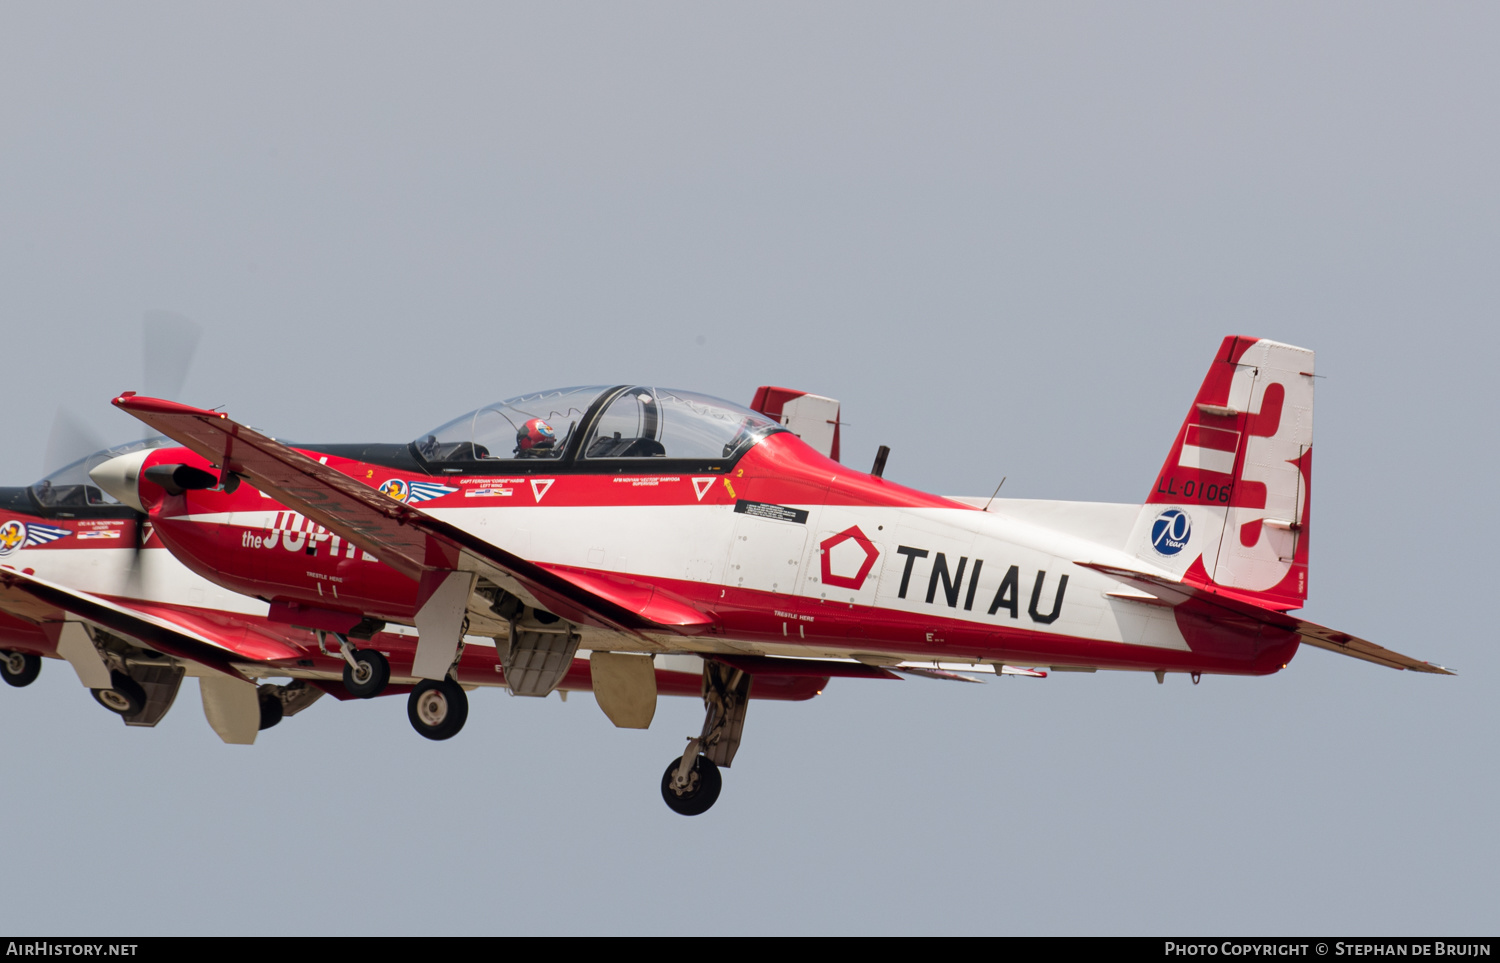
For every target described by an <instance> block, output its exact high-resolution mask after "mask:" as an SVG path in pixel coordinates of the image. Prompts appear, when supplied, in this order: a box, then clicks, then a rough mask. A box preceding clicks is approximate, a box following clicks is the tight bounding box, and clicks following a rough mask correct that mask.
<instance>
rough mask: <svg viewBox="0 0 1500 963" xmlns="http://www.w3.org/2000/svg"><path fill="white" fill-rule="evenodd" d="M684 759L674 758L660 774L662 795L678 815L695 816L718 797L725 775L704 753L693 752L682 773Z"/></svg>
mask: <svg viewBox="0 0 1500 963" xmlns="http://www.w3.org/2000/svg"><path fill="white" fill-rule="evenodd" d="M683 769H684V760H682V759H681V758H676V759H673V760H672V761H671V762H670V763H668V764H667V771H666V772H664V773H662V777H661V798H662V799H664V800H666V803H667V808H668V809H670V810H672V812H674V813H677V814H678V815H681V816H698V815H701V814H703V813H706V812H708V810H709V808H710V807H712V806H713V804H714V803H715V802H717V801H718V799H719V791H720V790H721V789H723V788H724V777H723V776H721V775H719V767H718V766H716V765H714V764H713V763H712V762H711V761H709V760H708V759H706V758H705V757H703V756H694V757H693V762H692V766H691V768H689V769H687V771H686V773H685V774H683Z"/></svg>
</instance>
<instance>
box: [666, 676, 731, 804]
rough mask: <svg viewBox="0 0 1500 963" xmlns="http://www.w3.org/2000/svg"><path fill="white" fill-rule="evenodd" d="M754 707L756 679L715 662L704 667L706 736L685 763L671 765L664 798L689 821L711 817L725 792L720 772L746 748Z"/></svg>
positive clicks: (690, 747) (692, 745) (691, 744)
mask: <svg viewBox="0 0 1500 963" xmlns="http://www.w3.org/2000/svg"><path fill="white" fill-rule="evenodd" d="M749 704H750V676H748V675H746V674H745V673H744V672H743V671H741V670H739V669H734V668H730V667H729V666H726V665H722V664H720V663H718V662H714V661H712V660H709V661H705V662H704V663H703V707H704V718H703V731H702V732H701V733H700V734H699V735H698V737H697V738H696V739H689V740H688V744H687V749H686V751H684V752H683V754H682V758H680V759H673V760H672V761H671V762H670V763H668V764H667V771H666V772H664V773H663V774H662V777H661V798H662V799H664V800H666V803H667V808H669V809H671V810H672V811H673V812H675V813H680V814H681V815H683V816H697V815H700V814H702V813H706V812H708V810H709V808H710V807H712V806H713V804H714V803H715V802H716V801H717V800H718V798H719V790H721V789H723V788H724V779H723V777H722V776H721V775H720V774H719V767H720V766H723V767H725V768H726V769H727V768H728V767H729V764H730V763H731V762H733V761H734V754H735V752H736V751H737V750H738V749H739V747H740V734H741V732H742V731H743V730H744V728H745V709H746V708H747V707H748V706H749Z"/></svg>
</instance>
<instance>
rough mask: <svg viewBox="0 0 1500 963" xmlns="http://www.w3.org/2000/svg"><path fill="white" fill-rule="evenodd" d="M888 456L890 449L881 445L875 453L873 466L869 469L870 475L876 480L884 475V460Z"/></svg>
mask: <svg viewBox="0 0 1500 963" xmlns="http://www.w3.org/2000/svg"><path fill="white" fill-rule="evenodd" d="M890 454H891V448H890V446H889V445H881V446H880V449H879V450H878V451H876V452H875V466H874V467H873V468H871V469H870V474H872V475H874V476H875V477H876V478H879V477H881V476H882V475H884V474H885V460H886V459H887V458H889V457H890Z"/></svg>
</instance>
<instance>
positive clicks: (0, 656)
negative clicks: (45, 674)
mask: <svg viewBox="0 0 1500 963" xmlns="http://www.w3.org/2000/svg"><path fill="white" fill-rule="evenodd" d="M41 671H42V657H41V656H39V655H32V654H31V653H30V652H0V678H3V679H4V680H5V681H6V682H8V683H10V684H11V685H14V686H23V685H31V684H32V683H33V682H35V681H36V677H37V675H38V674H40V673H41Z"/></svg>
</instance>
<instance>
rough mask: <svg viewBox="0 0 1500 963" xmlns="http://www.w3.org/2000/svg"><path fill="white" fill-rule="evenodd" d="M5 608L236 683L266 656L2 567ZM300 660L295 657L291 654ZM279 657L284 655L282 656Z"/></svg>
mask: <svg viewBox="0 0 1500 963" xmlns="http://www.w3.org/2000/svg"><path fill="white" fill-rule="evenodd" d="M0 609H3V610H4V611H6V612H8V613H10V614H11V615H15V616H18V617H20V618H23V619H25V620H26V621H28V622H35V623H43V622H62V621H66V620H67V616H69V615H72V616H74V617H75V618H76V619H78V620H81V621H84V622H88V623H90V624H92V625H97V626H99V627H100V628H103V629H107V630H109V631H110V632H113V633H115V634H117V635H121V636H124V637H125V638H127V639H131V640H132V641H134V642H137V643H139V644H140V645H141V646H143V647H144V648H148V649H155V650H156V651H157V652H161V653H163V654H165V655H170V656H172V657H173V658H177V659H183V660H186V661H189V662H196V663H198V664H199V665H203V666H207V667H208V668H210V669H215V670H217V671H219V672H222V673H224V674H225V675H231V676H233V677H234V678H236V679H243V678H244V676H242V675H241V674H240V673H239V672H238V671H237V670H236V669H235V668H234V666H233V665H232V663H233V662H235V661H245V660H246V659H247V658H255V659H263V658H265V654H264V652H263V650H262V652H261V653H258V654H256V655H247V654H243V653H241V652H239V651H237V650H236V648H235V646H234V644H233V643H234V642H235V641H236V640H234V639H230V638H224V639H220V638H215V637H214V636H212V635H210V634H208V633H205V632H203V631H200V630H195V629H192V628H188V627H186V626H183V625H181V624H178V623H176V622H174V621H171V620H169V619H166V618H163V617H161V616H160V615H155V614H151V613H148V612H142V611H138V610H136V609H132V608H129V607H127V606H124V605H121V604H119V603H118V602H111V601H109V600H108V599H104V598H101V597H99V596H97V595H90V594H89V593H87V592H80V591H78V590H76V589H70V588H68V587H66V586H63V585H58V584H57V583H56V582H49V581H47V580H46V579H41V578H37V577H36V576H35V575H26V574H24V573H22V572H17V571H15V570H13V569H8V568H0ZM288 654H290V655H292V656H295V653H290V652H289V653H288ZM278 657H286V656H282V655H280V654H279V653H278Z"/></svg>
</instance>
